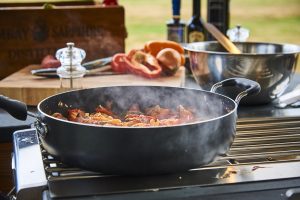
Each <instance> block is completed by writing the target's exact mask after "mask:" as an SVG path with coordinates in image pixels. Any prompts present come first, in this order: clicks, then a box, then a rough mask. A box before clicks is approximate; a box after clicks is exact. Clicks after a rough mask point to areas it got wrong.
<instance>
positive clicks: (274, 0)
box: [119, 0, 300, 51]
mask: <svg viewBox="0 0 300 200" xmlns="http://www.w3.org/2000/svg"><path fill="white" fill-rule="evenodd" d="M206 3H207V1H206V0H202V8H201V14H202V17H203V19H205V20H206V13H207V12H206V9H207V7H206ZM119 4H121V5H123V6H124V7H125V16H126V27H127V32H128V37H127V39H126V50H127V51H128V50H129V49H131V48H141V47H143V44H144V43H145V42H146V41H148V40H153V39H166V37H167V34H166V21H167V20H169V19H170V18H171V16H172V12H171V8H172V5H171V0H119ZM191 15H192V0H182V1H181V16H182V17H181V18H182V20H184V21H185V22H188V20H189V19H190V17H191ZM237 24H241V25H242V26H244V27H246V28H248V29H250V38H249V41H259V42H275V43H294V44H300V37H299V36H300V0H230V27H234V26H235V25H237Z"/></svg>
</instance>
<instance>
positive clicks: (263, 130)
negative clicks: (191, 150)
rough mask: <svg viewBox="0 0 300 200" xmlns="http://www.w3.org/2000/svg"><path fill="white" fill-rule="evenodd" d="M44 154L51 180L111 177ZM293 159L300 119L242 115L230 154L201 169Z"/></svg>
mask: <svg viewBox="0 0 300 200" xmlns="http://www.w3.org/2000/svg"><path fill="white" fill-rule="evenodd" d="M42 155H43V160H44V165H45V171H46V173H47V175H48V180H59V179H66V178H69V179H72V178H78V177H80V178H83V177H95V176H96V177H101V176H103V177H108V176H112V175H104V174H101V173H95V172H89V171H83V170H81V169H78V168H70V167H67V166H65V165H64V164H62V163H60V162H59V161H57V160H55V159H54V158H53V157H52V156H50V155H49V154H48V153H47V152H46V151H45V150H42ZM294 161H300V118H298V117H297V118H296V117H295V118H249V119H247V118H243V119H239V120H238V122H237V134H236V138H235V140H234V143H233V145H232V147H231V149H230V151H229V152H228V154H227V155H225V156H223V157H220V158H219V159H217V160H216V161H215V162H213V163H211V164H210V165H208V166H205V167H201V168H199V170H203V169H207V168H215V167H221V166H235V165H246V164H247V165H257V164H263V163H275V162H276V163H278V162H294ZM194 170H197V169H194Z"/></svg>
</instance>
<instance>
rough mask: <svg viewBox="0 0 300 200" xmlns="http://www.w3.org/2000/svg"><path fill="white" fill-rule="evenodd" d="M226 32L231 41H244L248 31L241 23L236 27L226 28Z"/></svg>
mask: <svg viewBox="0 0 300 200" xmlns="http://www.w3.org/2000/svg"><path fill="white" fill-rule="evenodd" d="M226 34H227V36H228V37H229V39H230V40H231V41H232V42H246V41H247V39H248V37H249V34H250V31H249V30H248V29H246V28H244V27H242V26H241V25H237V26H236V27H234V28H232V29H229V30H227V33H226Z"/></svg>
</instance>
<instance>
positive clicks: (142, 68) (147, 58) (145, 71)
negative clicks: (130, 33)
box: [128, 50, 162, 78]
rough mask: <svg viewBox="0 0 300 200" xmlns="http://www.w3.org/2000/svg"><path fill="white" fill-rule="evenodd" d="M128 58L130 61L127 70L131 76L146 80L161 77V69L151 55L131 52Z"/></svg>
mask: <svg viewBox="0 0 300 200" xmlns="http://www.w3.org/2000/svg"><path fill="white" fill-rule="evenodd" d="M128 57H129V59H130V61H131V65H130V67H129V68H128V70H129V71H130V72H132V73H133V74H137V75H141V76H143V77H146V78H157V77H159V76H160V75H161V71H162V68H161V66H160V65H159V64H158V61H157V60H156V58H155V57H154V56H152V55H151V54H148V53H145V52H143V51H140V50H131V51H130V52H129V54H128Z"/></svg>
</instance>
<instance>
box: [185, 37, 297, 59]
mask: <svg viewBox="0 0 300 200" xmlns="http://www.w3.org/2000/svg"><path fill="white" fill-rule="evenodd" d="M216 43H219V42H218V41H203V42H192V43H185V44H183V45H182V47H183V48H184V49H185V50H186V51H188V52H196V53H209V54H219V55H235V56H237V55H238V56H270V55H288V54H299V53H300V45H297V44H290V43H271V42H270V43H269V42H233V43H234V44H248V45H274V46H291V47H293V48H295V49H297V50H295V51H290V52H284V53H283V52H277V53H241V54H234V53H229V52H221V51H207V50H201V49H200V50H199V49H197V50H196V49H193V48H191V45H197V44H216Z"/></svg>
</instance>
